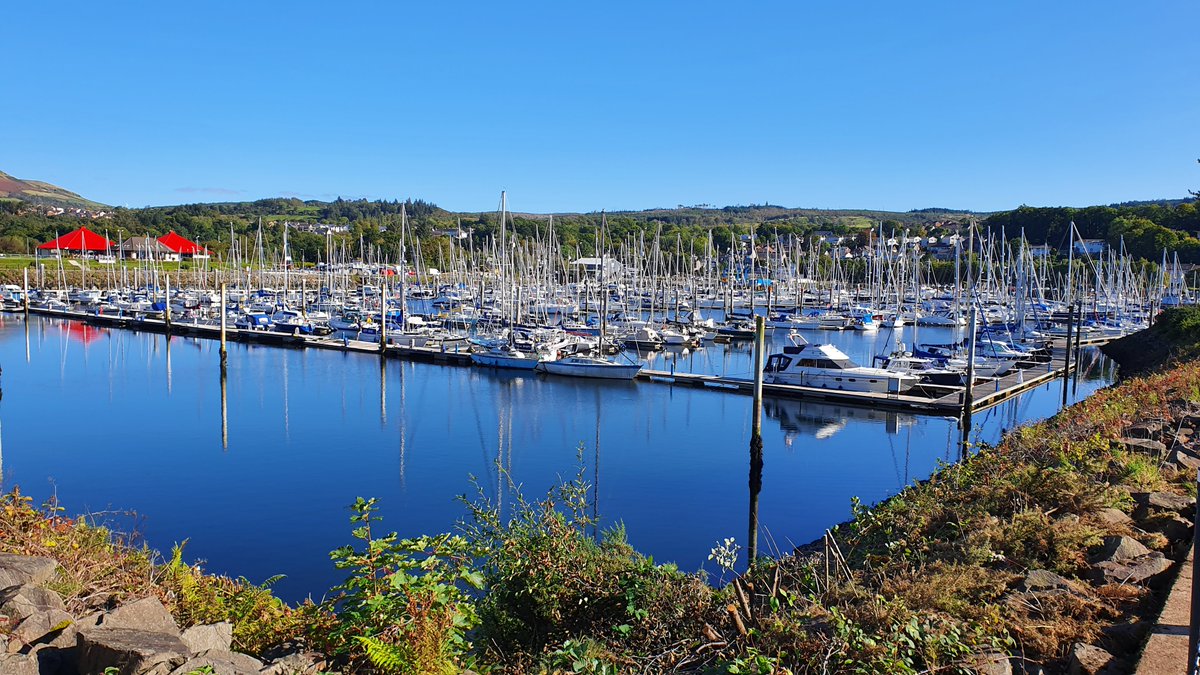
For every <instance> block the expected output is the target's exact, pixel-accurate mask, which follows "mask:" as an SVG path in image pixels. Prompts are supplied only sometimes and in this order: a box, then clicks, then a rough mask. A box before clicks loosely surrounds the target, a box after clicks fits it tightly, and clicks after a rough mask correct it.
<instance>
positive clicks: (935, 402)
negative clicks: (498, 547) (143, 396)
mask: <svg viewBox="0 0 1200 675" xmlns="http://www.w3.org/2000/svg"><path fill="white" fill-rule="evenodd" d="M17 311H18V312H19V311H20V310H17ZM29 311H30V313H31V314H38V315H41V316H48V317H55V318H59V319H66V320H70V321H82V322H86V323H89V324H93V325H99V326H107V327H112V328H124V329H128V330H134V331H146V332H153V333H169V334H171V335H179V336H190V337H200V338H206V339H213V340H217V339H220V333H221V329H220V327H219V326H214V325H209V324H196V323H188V322H180V321H174V322H171V323H170V325H168V323H167V322H166V321H165V320H163V319H147V318H139V317H129V316H112V315H106V314H89V313H87V312H78V311H62V310H49V309H35V308H30V310H29ZM225 336H226V339H227V340H229V341H234V342H245V343H256V344H268V345H274V346H279V347H291V348H298V349H305V348H314V349H326V350H335V351H341V352H353V353H359V354H382V355H383V356H386V357H389V358H400V359H406V360H410V361H424V362H430V363H443V364H447V365H457V366H470V365H472V361H471V355H470V351H469V349H467V348H466V347H465V346H463V347H459V346H453V347H436V348H435V347H405V346H400V345H395V344H389V345H388V346H387V348H386V349H383V350H382V351H381V348H380V345H379V343H377V342H366V341H363V340H351V339H345V338H336V337H330V336H320V337H318V336H310V335H299V334H293V333H280V332H275V331H264V330H243V329H237V328H232V327H227V328H226V330H225ZM1103 342H1104V340H1088V341H1085V342H1083V344H1084V345H1094V344H1100V343H1103ZM1067 353H1068V350H1067V349H1066V345H1065V341H1062V340H1059V341H1057V342H1056V344H1055V346H1054V348H1053V352H1052V358H1051V360H1050V361H1049V362H1047V363H1044V364H1036V365H1034V366H1033V367H1029V368H1025V369H1022V370H1017V371H1015V372H1013V373H1010V374H1008V375H1005V376H1004V377H999V378H982V377H981V378H976V382H975V387H974V389H973V392H972V393H973V395H974V401H973V403H972V405H971V411H972V412H978V411H980V410H985V409H987V408H990V407H992V406H994V405H998V404H1000V403H1002V402H1004V401H1007V400H1009V399H1011V398H1013V397H1014V396H1019V395H1020V394H1022V393H1024V392H1026V391H1029V390H1030V389H1033V388H1035V387H1038V386H1040V385H1042V384H1045V383H1046V382H1049V381H1050V380H1053V379H1056V378H1060V377H1062V376H1063V373H1064V367H1065V357H1066V355H1067ZM1072 365H1074V359H1073V358H1072ZM637 379H639V380H641V381H643V382H652V383H656V384H667V385H680V386H691V387H704V388H708V389H714V390H722V391H730V392H740V393H745V394H751V393H753V389H754V382H753V380H751V379H749V378H745V377H727V376H722V375H700V374H696V373H683V372H677V371H664V370H651V369H646V368H643V369H642V371H641V372H639V373H638V374H637ZM920 394H925V395H920ZM964 394H965V390H964V388H963V387H946V386H922V387H920V392H919V393H917V394H914V393H907V394H887V393H875V392H859V391H841V390H837V389H823V388H818V387H802V386H798V385H789V384H768V383H764V384H763V395H764V396H769V397H777V398H794V399H805V400H813V401H825V402H835V403H847V404H853V405H859V406H865V407H870V408H877V409H882V410H895V411H904V412H910V413H915V414H922V415H937V416H950V417H958V416H960V415H962V413H963V407H964V398H965V396H964Z"/></svg>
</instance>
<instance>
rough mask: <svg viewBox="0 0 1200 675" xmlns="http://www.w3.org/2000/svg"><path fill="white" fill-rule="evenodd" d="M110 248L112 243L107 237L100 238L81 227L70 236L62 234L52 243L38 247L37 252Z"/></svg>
mask: <svg viewBox="0 0 1200 675" xmlns="http://www.w3.org/2000/svg"><path fill="white" fill-rule="evenodd" d="M110 248H113V243H112V242H111V241H109V240H108V238H107V237H102V236H100V235H98V234H96V233H95V232H92V231H91V230H89V229H87V228H86V227H81V228H79V229H78V230H75V231H74V232H71V233H70V234H64V235H63V236H61V237H59V238H58V239H55V240H54V241H48V242H46V243H45V244H42V245H41V246H38V250H41V251H53V250H55V249H65V250H68V251H107V250H108V249H110Z"/></svg>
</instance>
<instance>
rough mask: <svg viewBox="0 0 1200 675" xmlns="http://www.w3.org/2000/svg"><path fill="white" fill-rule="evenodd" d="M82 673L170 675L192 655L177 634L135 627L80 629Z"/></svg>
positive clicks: (80, 667)
mask: <svg viewBox="0 0 1200 675" xmlns="http://www.w3.org/2000/svg"><path fill="white" fill-rule="evenodd" d="M78 644H79V672H81V673H103V672H104V669H105V668H116V669H117V672H118V673H119V674H120V675H144V674H146V673H153V674H154V675H166V674H167V673H169V672H171V671H172V670H174V669H175V668H177V667H179V666H180V665H182V664H183V662H184V661H186V660H187V657H188V653H189V652H188V648H187V645H185V644H183V640H180V639H179V638H178V637H177V636H175V635H169V634H167V633H156V632H152V631H145V630H135V629H133V628H91V629H87V630H81V631H79V638H78Z"/></svg>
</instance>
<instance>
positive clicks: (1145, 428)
mask: <svg viewBox="0 0 1200 675" xmlns="http://www.w3.org/2000/svg"><path fill="white" fill-rule="evenodd" d="M1162 428H1163V423H1162V422H1160V421H1158V420H1142V421H1140V422H1137V423H1135V424H1131V425H1130V426H1129V429H1127V430H1126V431H1125V435H1126V436H1128V437H1129V438H1154V437H1155V436H1157V435H1158V434H1159V433H1161V432H1162Z"/></svg>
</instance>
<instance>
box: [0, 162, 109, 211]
mask: <svg viewBox="0 0 1200 675" xmlns="http://www.w3.org/2000/svg"><path fill="white" fill-rule="evenodd" d="M0 199H18V200H20V201H23V202H28V203H30V204H37V205H40V206H58V207H62V208H67V209H88V210H100V209H107V208H109V207H107V206H105V205H104V204H101V203H100V202H94V201H92V200H90V199H84V198H83V197H80V196H79V195H77V194H75V193H74V192H71V191H69V190H64V189H62V188H60V187H58V186H57V185H51V184H50V183H44V182H42V181H40V180H21V179H20V178H14V177H13V176H10V175H8V174H6V173H4V172H3V171H0Z"/></svg>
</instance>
